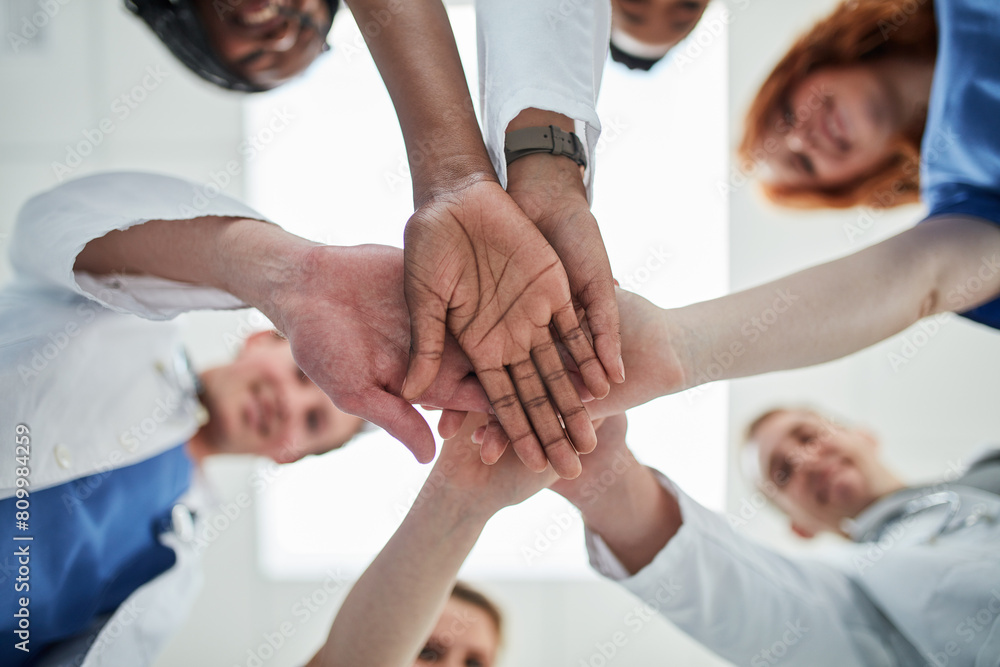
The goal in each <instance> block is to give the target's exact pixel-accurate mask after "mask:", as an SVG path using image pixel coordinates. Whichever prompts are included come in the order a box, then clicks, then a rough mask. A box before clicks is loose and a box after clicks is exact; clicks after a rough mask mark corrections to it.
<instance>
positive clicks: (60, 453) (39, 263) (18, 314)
mask: <svg viewBox="0 0 1000 667" xmlns="http://www.w3.org/2000/svg"><path fill="white" fill-rule="evenodd" d="M210 194H211V191H210V192H209V193H205V192H204V188H202V187H198V186H195V185H193V184H191V183H188V182H186V181H182V180H179V179H176V178H171V177H168V176H160V175H154V174H143V173H112V174H101V175H97V176H90V177H87V178H81V179H78V180H74V181H71V182H68V183H65V184H63V185H61V186H59V187H57V188H55V189H53V190H50V191H48V192H45V193H43V194H41V195H38V196H36V197H34V198H33V199H31V200H30V201H29V202H28V203H27V204H26V205H25V206H24V207H23V208H22V210H21V213H20V215H19V216H18V220H17V225H16V227H15V229H14V234H13V239H12V243H11V249H10V253H11V260H12V263H13V266H14V270H15V275H14V278H13V280H12V282H11V283H10V284H9V285H7V286H5V287H4V289H3V290H0V432H2V433H3V434H4V437H2V438H0V443H2V444H0V456H2V457H3V460H4V461H5V462H10V461H13V460H14V442H15V441H14V428H15V425H17V424H26V425H27V426H28V427H29V429H30V434H31V451H30V463H29V466H28V467H29V469H30V471H31V472H30V477H29V479H30V482H31V490H33V491H39V490H41V489H44V488H49V487H53V486H58V485H60V484H64V483H66V482H69V481H72V480H74V479H78V478H81V477H86V476H89V475H92V474H95V473H98V472H103V471H106V470H109V469H112V468H119V467H125V466H128V465H132V464H134V463H138V462H140V461H144V460H146V459H148V458H150V457H153V456H155V455H157V454H161V453H162V452H164V451H165V450H167V449H169V448H171V447H175V446H177V445H178V444H181V443H183V442H186V441H187V440H188V439H189V438H190V437H191V436H192V435H193V434H194V433H195V431H196V430H197V428H198V422H197V419H196V414H197V402H196V401H195V400H194V398H193V393H192V391H191V390H192V378H191V376H190V373H189V371H187V369H186V368H185V367H184V366H183V365H182V364H180V363H178V352H179V350H180V338H179V334H178V330H177V328H176V326H174V325H173V324H171V323H167V322H155V321H153V320H166V319H169V318H172V317H174V316H175V315H177V314H179V313H182V312H185V311H188V310H194V309H199V308H240V307H245V304H243V303H241V302H240V301H239V300H238V299H236V298H235V297H233V296H232V295H230V294H228V293H225V292H221V291H219V290H215V289H210V288H204V287H197V286H193V285H188V284H182V283H177V282H173V281H169V280H162V279H158V278H150V277H127V278H120V277H101V278H98V277H95V276H91V275H89V274H85V273H75V272H74V271H73V264H74V262H75V260H76V256H77V255H78V254H79V252H80V250H82V249H83V247H84V246H85V245H86V244H87V242H89V241H91V240H93V239H96V238H99V237H101V236H104V235H105V234H107V233H108V232H110V231H112V230H116V229H127V228H128V227H131V226H133V225H138V224H142V223H144V222H146V221H148V220H175V219H176V220H182V219H191V218H195V217H200V216H208V215H217V216H237V217H247V218H257V219H264V218H263V217H262V216H261V215H260V214H258V213H256V212H255V211H253V210H252V209H250V208H248V207H247V206H244V205H243V204H241V203H239V202H237V201H235V200H233V199H231V198H229V197H226V196H224V195H221V194H218V193H215V195H216V196H214V197H212V196H207V195H210ZM14 475H15V473H14V469H13V466H12V465H8V464H7V463H5V464H4V465H2V466H0V498H7V497H10V496H12V495H13V493H14V489H15V486H14V479H15V476H14ZM195 495H196V492H195V491H192V492H191V493H189V494H188V495H187V496H185V498H183V499H181V501H180V502H181V503H182V504H186V505H188V506H197V505H198V504H199V503H198V501H197V500H196V499H195ZM175 528H177V527H176V526H175ZM187 528H188V532H189V533H190V528H191V527H190V526H188V527H187ZM161 541H162V542H163V543H164V544H165V545H167V546H169V547H171V548H173V549H174V550H175V552H176V554H177V561H176V564H175V565H174V567H172V568H171V569H170V570H168V571H166V572H164V573H163V574H161V575H160V576H159V577H157V578H156V579H154V580H152V581H150V582H148V583H147V584H145V585H144V586H142V587H140V588H139V589H138V590H136V591H135V592H134V593H133V594H132V595H131V596H130V597H129V598H128V599H127V600H126V601H125V603H123V604H122V605H121V607H119V609H118V610H117V611H116V612H115V614H114V615H113V616H112V617H111V618H110V620H109V621H108V622H107V623H106V624H105V625H104V627H103V629H102V630H101V632H100V634H99V635H98V636H97V639H96V640H95V641H94V643H93V645H92V646H91V647H90V649H89V652H88V653H87V658H86V660H85V661H84V662H83V663H82V664H83V665H84V667H96V666H99V665H101V666H103V665H108V666H111V665H115V666H120V665H129V666H130V667H131V666H136V667H138V666H141V665H147V664H150V663H151V662H152V661H153V659H154V658H155V656H156V655H157V653H159V651H160V649H161V647H162V646H163V644H164V643H165V642H166V640H167V639H168V638H169V637H170V635H171V634H172V633H173V632H174V630H175V629H176V628H177V627H178V625H179V624H180V623H181V622H183V620H184V618H185V617H186V615H187V612H188V610H189V608H190V605H191V603H192V602H193V599H194V597H195V594H196V593H197V590H198V583H199V568H198V567H197V561H198V558H197V555H198V554H197V553H196V551H197V550H196V549H195V548H194V543H193V542H192V541H191V539H190V534H188V535H182V534H179V532H178V531H177V530H175V531H174V532H167V533H164V534H163V535H162V536H161Z"/></svg>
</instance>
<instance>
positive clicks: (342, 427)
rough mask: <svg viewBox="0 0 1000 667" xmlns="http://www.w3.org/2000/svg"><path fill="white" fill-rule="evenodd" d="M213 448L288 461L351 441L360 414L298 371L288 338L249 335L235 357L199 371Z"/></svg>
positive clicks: (206, 434) (209, 437) (268, 333)
mask: <svg viewBox="0 0 1000 667" xmlns="http://www.w3.org/2000/svg"><path fill="white" fill-rule="evenodd" d="M202 382H203V383H204V386H205V402H206V407H207V408H208V412H209V423H208V424H207V425H206V426H205V428H204V431H205V437H206V439H207V440H208V441H209V442H210V443H211V446H212V448H213V450H214V451H216V452H219V453H232V454H257V455H260V456H267V457H270V458H272V459H274V460H275V461H277V462H278V463H290V462H292V461H296V460H298V459H300V458H302V457H303V456H306V455H308V454H322V453H323V452H326V451H329V450H330V449H334V448H336V447H339V446H340V445H342V444H343V443H345V442H347V441H348V440H350V438H351V437H353V436H354V435H355V434H356V433H357V432H358V430H359V429H360V428H361V425H362V423H363V421H362V420H361V419H360V418H359V417H355V416H353V415H349V414H347V413H344V412H341V411H340V410H338V409H337V408H336V407H335V406H334V405H333V402H332V401H330V399H329V398H328V397H327V395H326V394H324V393H323V391H322V390H321V389H320V388H319V387H317V386H316V385H315V384H313V382H312V381H311V380H310V379H309V378H308V377H306V375H305V373H303V372H302V371H301V370H299V367H298V366H297V365H296V364H295V359H294V358H292V351H291V347H290V346H289V344H288V341H286V340H282V339H280V338H278V337H276V336H274V335H272V334H271V333H270V332H263V333H259V334H254V335H253V336H251V337H250V338H249V339H248V340H247V343H246V345H245V346H244V348H243V349H242V350H241V351H240V353H239V355H238V356H237V357H236V360H235V361H234V362H233V363H231V364H229V365H228V366H221V367H218V368H214V369H212V370H210V371H207V372H205V373H204V374H203V375H202Z"/></svg>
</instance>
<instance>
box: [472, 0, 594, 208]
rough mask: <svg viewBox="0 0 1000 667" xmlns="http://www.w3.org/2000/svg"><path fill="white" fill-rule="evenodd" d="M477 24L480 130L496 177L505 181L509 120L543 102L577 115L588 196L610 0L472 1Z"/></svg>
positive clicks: (552, 108) (543, 106)
mask: <svg viewBox="0 0 1000 667" xmlns="http://www.w3.org/2000/svg"><path fill="white" fill-rule="evenodd" d="M476 31H477V36H478V43H479V44H478V45H479V49H478V51H479V97H480V102H481V110H482V117H483V118H482V121H483V133H484V135H485V139H486V148H487V149H488V150H489V153H490V158H491V159H492V161H493V166H494V168H495V169H496V172H497V175H498V176H499V177H500V184H501V185H502V186H503V187H505V188H506V187H507V161H506V160H505V159H504V153H503V147H504V137H505V135H506V132H507V125H509V124H510V121H512V120H513V119H514V117H515V116H517V115H518V114H519V113H521V112H522V111H524V110H525V109H542V110H545V111H554V112H557V113H561V114H563V115H564V116H568V117H569V118H572V119H574V121H576V126H577V127H576V134H577V135H578V136H579V137H580V138H581V140H583V142H584V145H585V147H586V150H587V169H586V172H585V173H584V183H585V184H586V186H587V196H588V197H591V196H592V190H593V183H594V159H595V156H596V149H597V140H598V139H599V138H600V136H601V121H600V119H599V118H598V117H597V94H598V92H600V89H601V76H602V75H603V73H604V62H605V60H606V59H607V54H608V41H609V39H610V34H611V3H610V2H608V1H607V0H504V1H501V0H477V2H476Z"/></svg>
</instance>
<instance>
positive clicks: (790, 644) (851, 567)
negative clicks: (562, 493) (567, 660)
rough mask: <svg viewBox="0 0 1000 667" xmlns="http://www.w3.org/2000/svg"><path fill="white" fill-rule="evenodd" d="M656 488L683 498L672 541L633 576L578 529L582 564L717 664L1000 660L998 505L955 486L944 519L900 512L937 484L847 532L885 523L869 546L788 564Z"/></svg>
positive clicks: (894, 500)
mask: <svg viewBox="0 0 1000 667" xmlns="http://www.w3.org/2000/svg"><path fill="white" fill-rule="evenodd" d="M659 479H660V482H661V484H662V485H663V487H664V488H665V489H666V490H667V491H668V492H669V493H671V494H672V495H674V496H675V497H677V499H678V501H679V503H680V508H681V513H682V515H683V525H682V526H681V528H680V530H679V531H678V532H677V534H676V535H675V536H674V537H673V539H671V540H670V542H669V543H668V544H667V545H666V547H664V548H663V550H662V551H661V552H660V553H659V554H657V556H656V557H655V558H654V559H653V561H652V562H651V563H650V564H649V565H647V566H646V567H645V568H643V569H642V570H640V571H639V572H638V573H636V574H635V575H634V576H629V574H628V572H627V571H626V570H625V568H624V567H623V566H622V565H621V563H620V562H619V561H618V560H617V559H616V558H615V556H614V555H613V554H612V553H611V551H610V550H609V549H608V547H607V545H606V544H605V543H604V542H603V541H602V540H601V538H600V537H599V536H597V535H595V534H593V533H590V532H588V534H587V547H588V551H589V552H590V559H591V564H592V565H593V566H594V568H595V569H597V570H598V571H599V572H601V573H602V574H604V575H605V576H607V577H609V578H611V579H614V580H616V581H618V582H620V583H621V584H622V585H623V586H624V587H625V588H627V589H628V590H629V591H631V592H632V593H634V594H635V595H637V596H638V597H639V598H641V599H642V600H644V601H645V602H646V603H647V605H648V606H649V608H650V609H651V610H654V611H658V612H659V613H661V614H662V615H663V616H665V617H666V618H667V619H668V620H669V621H671V622H672V623H673V624H675V625H676V626H677V627H678V628H680V629H681V630H683V631H684V632H686V633H687V634H689V635H690V636H691V637H693V638H694V639H696V640H697V641H699V642H700V643H702V644H703V645H705V646H706V647H708V648H709V649H711V650H713V651H715V652H716V653H718V654H719V655H721V656H722V657H724V658H726V659H727V660H730V661H732V662H733V663H735V664H737V665H750V666H751V667H764V666H767V665H776V664H781V665H801V666H804V667H849V666H853V665H858V666H865V667H869V666H883V665H884V666H890V665H891V666H898V667H913V666H916V665H925V664H926V665H934V666H936V667H944V666H945V665H948V666H950V667H956V666H969V667H973V666H974V667H985V666H986V665H990V666H994V667H995V666H996V665H998V664H1000V522H998V521H997V518H998V517H1000V496H996V495H994V494H991V493H985V492H982V491H978V490H976V489H968V488H963V487H958V486H954V487H952V490H953V491H954V493H955V494H956V496H957V497H958V499H959V501H960V502H959V504H958V507H957V509H954V513H953V514H949V513H950V512H952V510H953V508H954V505H952V504H950V503H949V504H946V505H938V506H935V507H933V508H931V509H928V510H925V511H923V512H920V513H916V514H903V515H902V516H899V513H900V512H902V511H903V509H904V508H905V507H906V504H907V503H908V502H909V501H910V500H913V498H914V497H918V496H927V495H929V494H930V493H933V492H935V491H936V489H911V490H907V491H903V492H900V493H898V494H894V495H893V496H890V497H888V498H885V499H883V500H882V501H880V502H878V503H876V504H875V505H873V506H872V507H871V508H869V509H868V510H866V511H865V512H864V513H863V514H862V515H861V516H859V517H858V519H857V520H856V521H855V522H854V524H853V526H852V527H851V534H852V535H854V536H861V535H863V534H865V533H866V532H867V531H869V530H870V529H872V528H873V527H881V528H882V529H883V533H882V535H881V536H880V537H879V538H878V539H877V540H876V541H873V542H868V543H857V544H851V545H847V546H845V547H844V548H842V549H838V550H837V552H836V553H833V554H831V555H830V557H829V558H825V559H823V560H818V559H806V558H789V557H786V556H784V555H781V554H778V553H776V552H774V551H772V550H770V549H768V548H767V547H765V546H762V545H760V544H758V543H756V542H754V541H753V540H750V539H748V538H746V537H744V536H742V535H740V534H739V533H737V532H736V531H734V530H733V528H732V527H731V525H730V522H729V521H727V520H726V519H725V518H724V517H722V516H720V515H718V514H716V513H714V512H712V511H710V510H707V509H706V508H704V507H702V506H701V505H699V504H698V503H696V502H695V501H694V500H692V499H691V498H690V497H688V496H687V495H686V494H684V493H683V492H682V491H680V490H679V489H678V488H677V487H676V486H675V485H673V484H672V483H671V482H670V481H669V480H668V479H667V478H666V477H664V476H662V475H660V476H659ZM937 490H939V489H937ZM945 522H947V524H948V528H947V529H946V530H945V531H944V532H943V533H941V530H940V529H941V527H942V524H943V523H945ZM970 619H971V620H970Z"/></svg>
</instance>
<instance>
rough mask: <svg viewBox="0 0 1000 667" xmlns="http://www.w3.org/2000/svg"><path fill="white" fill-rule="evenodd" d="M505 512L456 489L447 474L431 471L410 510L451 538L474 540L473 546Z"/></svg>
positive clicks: (495, 504) (486, 501)
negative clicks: (424, 516)
mask: <svg viewBox="0 0 1000 667" xmlns="http://www.w3.org/2000/svg"><path fill="white" fill-rule="evenodd" d="M501 509H503V506H502V505H500V504H499V503H491V502H489V501H488V500H487V499H485V498H484V497H483V496H482V494H478V493H475V492H474V491H471V490H466V489H458V488H455V487H454V486H453V485H452V484H451V483H450V482H449V481H448V479H447V476H446V475H444V474H437V471H435V470H432V471H431V474H430V476H428V478H427V481H426V482H424V485H423V487H422V488H421V489H420V493H419V494H418V495H417V497H416V498H415V499H414V501H413V505H412V506H411V507H410V512H411V513H414V512H416V513H419V514H425V515H426V516H427V517H430V518H429V519H428V520H430V521H433V522H434V523H435V525H436V526H437V527H438V529H439V530H440V532H442V533H446V534H448V535H454V536H463V537H472V540H473V542H474V541H475V540H476V539H478V536H479V534H480V533H481V532H482V530H483V528H484V527H485V526H486V522H487V521H489V520H490V518H491V517H492V516H493V515H494V514H496V513H497V512H498V511H500V510H501Z"/></svg>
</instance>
